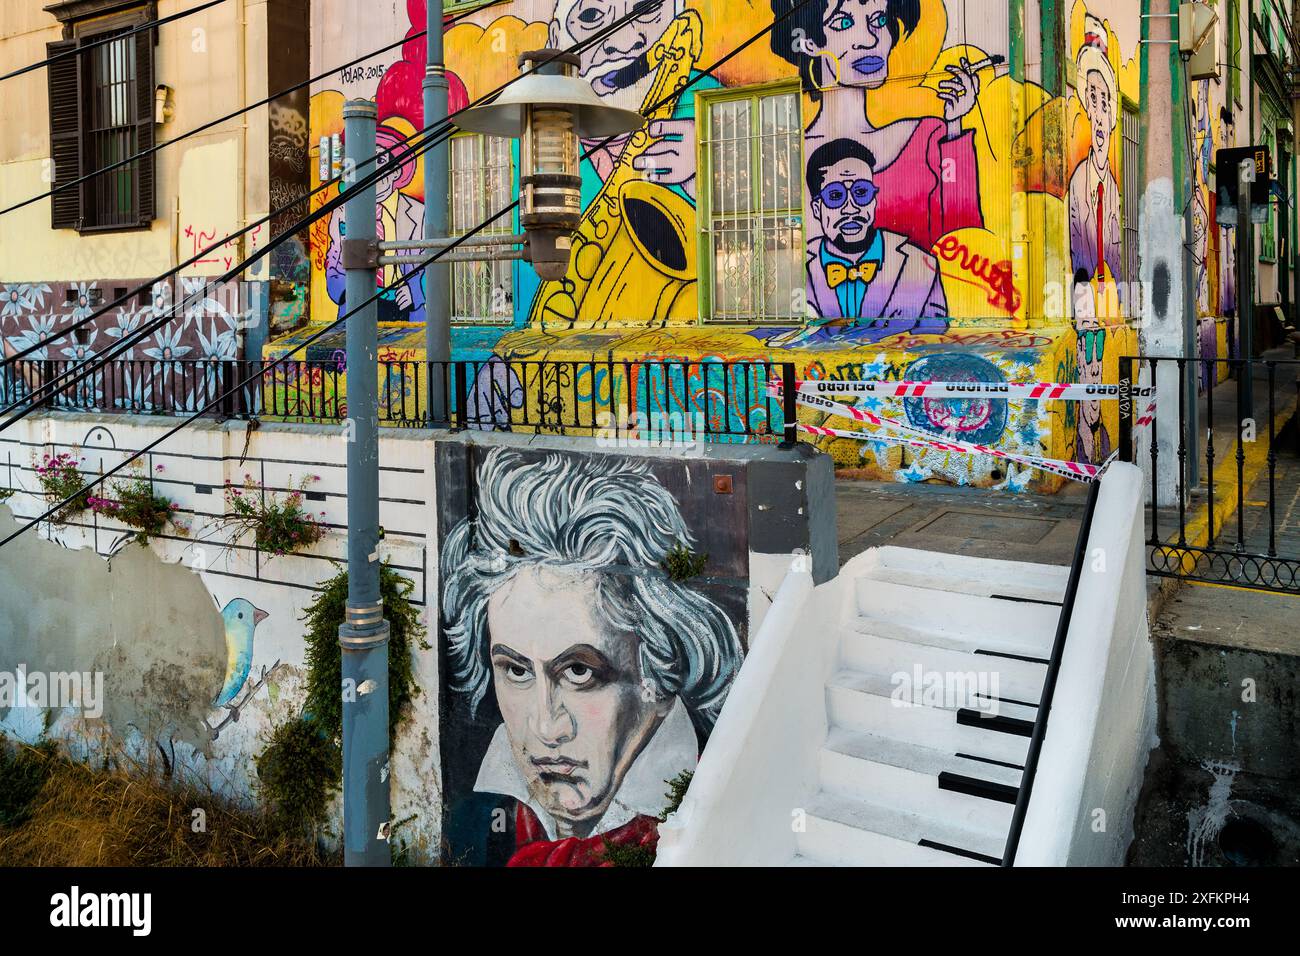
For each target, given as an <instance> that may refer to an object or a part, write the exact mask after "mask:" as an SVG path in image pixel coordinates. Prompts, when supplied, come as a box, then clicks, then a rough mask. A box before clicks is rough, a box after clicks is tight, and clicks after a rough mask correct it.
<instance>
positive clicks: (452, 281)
mask: <svg viewBox="0 0 1300 956" xmlns="http://www.w3.org/2000/svg"><path fill="white" fill-rule="evenodd" d="M469 138H474V139H476V140H478V143H479V149H478V151H477V152H478V157H479V160H480V166H479V168H481V169H486V168H488V167H487V164H486V159H487V155H486V151H485V150H486V146H487V141H488V138H489V137H488V136H486V135H485V134H483V133H472V132H468V131H465V130H459V131H457V132H456V133H454V134H453V135H452V137H451V139H450V140H449V141H448V143H447V182H448V185H449V186H450V188H449V190H448V197H447V200H448V203H449V206H448V209H447V232H448V234H449V235H450V236H451V237H453V238H454V237H456V236H459V235H463V234H464V233H463V232H461V231H458V230H457V229H456V228H455V227H454V226H453V225H452V211H453V210H452V207H451V205H450V203H452V202H453V201H454V200H453V196H454V194H455V191H456V189H455V174H456V169H455V167H454V165H453V158H454V156H455V145H454V144H455V142H456V141H457V140H461V141H464V140H466V139H469ZM493 138H495V139H501V140H503V141H504V142H505V143H506V152H507V154H508V156H509V163H510V168H509V170H508V172H507V183H506V186H507V189H506V194H507V195H508V196H509V197H510V198H511V199H516V198H518V197H517V192H518V185H519V177H518V169H519V154H518V142H517V141H515V140H511V139H507V138H506V137H493ZM494 211H495V210H488V211H487V212H486V213H485V214H484V215H485V216H486V215H491V214H492V212H494ZM517 216H518V210H516V211H515V212H514V213H513V214H512V215H511V216H510V217H509V218H507V219H505V220H500V219H499V220H497V221H496V222H495V223H492V224H490V225H488V226H486V227H484V229H483V230H482V231H481V233H480V235H486V236H491V235H509V234H511V233H515V232H518V228H517V225H516V217H517ZM479 218H480V219H481V218H483V216H479ZM476 221H477V220H476ZM504 262H505V265H506V266H507V267H508V268H509V272H510V301H511V306H510V312H509V314H508V315H500V316H495V315H487V316H466V315H458V314H457V313H456V273H457V270H463V269H465V268H467V267H470V266H473V265H474V263H464V262H452V263H450V264H449V268H448V270H447V279H448V283H449V288H448V290H447V293H448V298H449V299H450V302H449V313H450V315H451V324H452V325H454V326H464V327H471V328H473V327H480V326H509V325H513V324H514V322H515V318H516V316H517V315H518V305H519V270H518V268H517V265H518V260H515V259H507V260H504ZM495 264H496V260H493V261H490V262H489V263H488V265H489V266H492V265H495Z"/></svg>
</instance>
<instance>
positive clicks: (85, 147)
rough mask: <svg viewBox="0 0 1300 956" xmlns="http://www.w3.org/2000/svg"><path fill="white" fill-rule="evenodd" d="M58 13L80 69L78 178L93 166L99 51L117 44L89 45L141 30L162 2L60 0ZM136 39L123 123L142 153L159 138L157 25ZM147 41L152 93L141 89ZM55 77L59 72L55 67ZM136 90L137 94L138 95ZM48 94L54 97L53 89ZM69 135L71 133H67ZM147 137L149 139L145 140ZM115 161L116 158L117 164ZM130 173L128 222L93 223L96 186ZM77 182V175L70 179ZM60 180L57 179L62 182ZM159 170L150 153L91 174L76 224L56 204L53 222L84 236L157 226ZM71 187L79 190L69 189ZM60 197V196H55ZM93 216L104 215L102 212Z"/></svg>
mask: <svg viewBox="0 0 1300 956" xmlns="http://www.w3.org/2000/svg"><path fill="white" fill-rule="evenodd" d="M46 9H47V10H48V11H49V12H50V13H51V14H52V15H54V16H55V17H56V18H58V19H60V20H61V22H62V24H63V40H62V44H60V45H69V44H70V46H69V49H71V50H75V51H76V52H75V53H74V54H73V55H72V56H70V57H68V58H67V59H66V60H65V63H66V62H68V61H71V63H72V64H74V66H73V67H72V68H73V70H74V72H75V89H76V97H77V103H76V113H77V131H76V137H75V141H76V148H77V166H78V168H77V171H76V176H75V177H72V178H73V179H78V178H80V177H82V176H86V175H87V174H88V173H89V172H90V171H91V163H90V155H91V130H90V129H89V128H88V124H89V122H90V116H91V113H92V107H93V96H94V86H93V84H94V82H95V78H94V76H93V75H92V72H93V71H92V69H91V66H92V64H94V63H95V62H96V54H97V53H98V52H100V51H104V50H108V49H110V48H111V47H112V44H111V43H103V44H100V45H99V46H96V47H94V48H93V49H91V50H90V51H88V52H83V49H84V48H85V47H86V46H88V45H90V44H94V43H97V42H98V41H100V40H104V39H106V38H108V37H109V36H110V35H112V34H115V33H123V32H125V33H128V34H130V31H134V30H137V29H138V28H139V27H143V26H146V25H148V24H150V23H152V22H153V21H155V20H157V19H158V11H157V6H156V3H155V2H153V0H136V2H130V0H116V2H114V0H105V2H103V3H98V4H97V3H94V2H86V0H82V2H80V3H78V2H75V0H74V2H68V3H64V4H58V5H55V6H54V7H47V8H46ZM127 40H128V42H129V43H130V44H131V47H130V52H131V66H132V70H131V73H130V75H129V77H128V86H127V91H126V94H125V95H126V105H127V107H128V109H129V111H130V115H129V117H128V120H129V121H128V122H127V123H124V124H119V126H118V127H115V128H122V129H129V130H130V131H131V132H132V136H131V138H130V143H131V144H132V145H131V154H132V155H134V154H138V153H140V152H142V151H144V150H147V149H150V148H151V147H152V146H153V145H154V143H155V141H156V137H155V135H154V132H153V126H154V115H153V108H152V103H153V99H154V89H155V88H156V84H157V52H156V50H155V49H154V48H155V47H156V46H157V43H158V30H157V28H156V27H155V28H153V29H149V30H142V31H140V32H138V33H134V34H130V35H129V36H128V37H127ZM145 45H147V47H148V50H149V53H148V63H147V64H144V67H145V68H147V71H148V75H147V76H146V77H144V79H143V85H144V86H146V87H147V96H145V94H144V93H143V92H142V91H141V85H142V78H141V69H142V64H141V62H140V53H141V47H142V46H145ZM50 75H51V80H52V79H53V77H54V74H53V72H51V74H50ZM132 94H134V95H132ZM47 95H49V96H51V97H52V95H53V94H52V92H50V93H48V94H47ZM142 99H144V100H147V102H148V104H149V108H148V111H147V113H145V114H144V115H141V112H140V109H139V108H140V105H141V102H142ZM47 108H48V111H49V113H50V114H53V112H54V111H55V104H54V103H53V102H52V101H51V102H49V103H47ZM52 120H53V116H52V115H51V116H50V117H49V118H47V122H48V123H49V134H50V145H51V159H52V161H53V155H54V141H55V139H56V135H57V134H56V130H55V128H54V124H53V121H52ZM146 124H148V128H149V130H150V133H149V135H148V136H145V137H142V136H141V135H140V129H141V127H142V126H145V125H146ZM62 138H64V139H67V138H68V137H67V135H66V133H65V134H64V136H63V137H62ZM142 140H147V141H146V142H142ZM112 162H114V160H110V161H109V163H110V164H111V163H112ZM123 174H129V175H130V178H131V204H130V207H129V209H128V210H127V212H126V213H125V215H124V216H123V217H122V221H116V222H98V221H95V222H91V221H89V220H90V219H91V218H92V216H91V215H90V213H91V212H93V211H94V207H95V205H96V202H95V196H96V193H95V190H96V188H97V187H99V186H100V185H101V183H102V182H103V181H104V180H105V179H112V178H113V177H114V176H115V175H116V176H121V175H123ZM68 181H72V180H68ZM57 182H58V181H57V180H55V184H56V185H57ZM157 188H158V183H157V169H156V165H155V155H154V154H150V155H148V156H145V157H142V158H140V159H137V160H135V162H133V163H131V164H129V165H126V166H123V167H120V168H119V169H118V170H116V171H114V172H113V173H108V174H105V176H103V177H96V178H95V179H88V180H86V181H85V182H84V183H82V184H81V185H80V186H78V187H77V188H76V190H75V192H74V195H75V202H76V216H75V222H74V223H72V224H70V225H69V224H56V222H55V220H56V219H57V217H58V211H57V210H56V209H55V208H54V207H53V204H52V208H51V217H52V222H51V227H52V228H56V229H65V228H73V229H75V230H76V231H77V233H78V234H79V235H101V234H107V233H117V232H138V231H142V230H149V229H152V228H153V224H154V222H155V220H157V219H158V202H157ZM69 192H73V191H71V190H69ZM54 198H55V199H57V198H58V197H57V196H56V197H54ZM93 218H98V217H97V216H95V217H93Z"/></svg>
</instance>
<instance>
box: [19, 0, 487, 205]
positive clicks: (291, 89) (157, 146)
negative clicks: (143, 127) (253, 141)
mask: <svg viewBox="0 0 1300 956" xmlns="http://www.w3.org/2000/svg"><path fill="white" fill-rule="evenodd" d="M217 2H222V0H217ZM471 12H473V11H471ZM467 16H469V13H460V14H457V15H456V16H454V17H449V18H448V19H447V20H446V22H445V23H444V24H443V26H444V29H445V28H446V27H447V26H449V25H452V24H454V23H456V21H458V20H461V19H463V18H465V17H467ZM427 35H428V31H427V30H420V31H418V32H416V33H412V34H410V35H409V36H405V37H402V39H400V40H397V41H396V42H394V43H389V44H388V45H387V46H381V47H380V48H379V49H377V50H371V51H370V52H369V53H364V54H362V55H361V56H359V57H357V58H356V59H353V60H349V61H348V62H346V63H340V64H339V65H338V66H336V67H332V68H331V69H328V70H325V71H324V72H322V73H317V74H316V75H315V76H312V77H308V78H307V79H305V80H303V81H301V82H299V83H295V84H294V85H293V86H287V87H285V88H284V89H282V90H280V91H278V92H276V93H272V94H271V95H270V96H266V97H263V98H262V99H260V100H258V101H257V102H255V103H249V104H248V105H247V106H242V107H240V108H239V109H237V110H234V111H233V112H230V113H227V114H226V115H225V116H219V117H217V118H216V119H214V120H209V121H208V122H206V123H203V124H202V125H200V126H196V127H194V128H193V129H191V130H187V131H186V132H184V133H181V134H180V135H179V136H173V137H172V138H171V139H167V140H163V141H162V142H161V143H154V145H152V146H150V147H148V148H147V149H142V150H140V151H139V152H137V153H135V154H134V155H131V156H127V157H126V158H125V159H119V160H115V161H114V162H112V163H109V164H108V165H107V166H103V167H101V168H99V169H96V170H94V171H93V172H89V173H86V174H85V175H84V176H79V177H78V178H76V179H70V180H68V181H67V182H66V183H59V184H58V185H56V186H54V187H53V188H52V189H50V190H48V191H47V192H43V193H38V194H37V195H35V196H31V197H29V198H27V199H24V200H22V201H21V202H16V203H14V204H13V205H12V206H6V207H5V208H4V209H0V216H3V215H5V214H7V213H11V212H13V211H15V210H17V209H22V208H24V207H25V206H30V205H31V204H32V203H34V202H40V201H41V200H42V199H46V198H48V197H50V196H53V195H56V194H57V193H61V192H63V191H64V190H67V189H72V188H73V187H74V186H80V185H81V184H82V183H84V182H87V181H88V180H91V179H95V178H96V177H98V176H102V175H104V173H109V172H112V171H113V170H115V169H120V168H121V167H123V166H128V165H130V164H131V163H134V162H136V161H137V160H141V159H144V158H145V157H147V156H152V155H153V154H154V153H157V152H158V151H159V150H161V149H163V148H164V147H167V146H171V145H172V144H173V143H179V142H181V141H183V140H186V139H189V138H190V137H191V136H197V135H198V134H199V133H202V132H205V131H207V130H210V129H212V128H213V127H214V126H220V125H221V124H222V123H228V122H230V120H232V119H235V118H236V117H237V116H241V115H243V114H244V113H247V112H250V111H251V110H255V109H260V108H261V107H263V106H267V105H268V104H270V103H273V102H274V101H275V100H278V99H279V98H280V97H282V96H288V95H289V94H290V93H295V92H297V91H298V90H300V89H302V88H303V87H305V86H310V85H311V84H313V83H317V82H319V81H321V80H323V79H325V78H327V77H330V76H333V75H334V74H335V73H338V72H340V71H342V70H346V69H348V68H349V67H353V66H356V65H357V64H358V63H364V62H365V61H366V60H370V59H373V58H374V57H377V56H379V55H380V54H382V53H387V52H388V51H389V50H393V49H396V48H397V47H400V46H405V45H406V44H407V43H408V42H409V41H411V40H418V39H419V38H420V37H423V36H427ZM114 39H116V37H115V38H114Z"/></svg>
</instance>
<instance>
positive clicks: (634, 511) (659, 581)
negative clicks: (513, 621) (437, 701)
mask: <svg viewBox="0 0 1300 956" xmlns="http://www.w3.org/2000/svg"><path fill="white" fill-rule="evenodd" d="M477 492H478V495H479V499H478V514H477V518H467V519H465V520H463V521H461V522H460V523H459V524H458V525H457V526H456V527H455V529H453V531H452V532H451V534H450V535H448V537H447V540H446V543H445V544H444V547H443V551H442V560H441V562H440V567H441V576H442V615H443V631H444V633H445V634H446V637H447V647H448V656H449V658H450V662H451V674H452V676H451V680H450V685H451V688H452V689H453V690H454V691H457V692H459V693H463V694H467V695H469V698H470V703H471V709H472V710H473V711H477V709H478V706H479V704H480V703H481V702H482V700H483V697H484V695H485V694H486V693H487V689H488V685H489V683H490V681H491V675H492V668H491V663H490V655H489V652H488V646H489V643H490V641H489V635H488V622H487V605H488V601H489V600H490V599H491V597H492V595H493V594H494V593H496V591H497V589H498V588H500V587H501V586H502V585H504V584H505V583H506V582H508V581H510V580H511V579H512V578H513V577H514V576H515V575H516V574H518V573H519V571H520V570H522V569H524V568H528V567H537V566H540V567H546V568H552V569H556V570H561V571H566V572H574V573H595V575H596V582H597V584H596V605H595V607H594V608H593V609H592V610H593V613H594V615H595V619H596V621H597V622H598V623H599V624H601V625H602V626H604V627H606V628H609V629H610V630H611V631H613V632H618V633H623V634H626V635H628V636H629V637H635V638H636V639H638V640H639V642H640V647H639V652H638V655H639V660H640V666H641V676H642V678H643V679H648V680H649V681H650V683H651V685H652V686H653V687H654V689H655V691H656V693H657V694H659V696H660V699H663V698H665V697H672V696H676V697H680V698H681V699H682V701H683V703H685V704H686V707H687V709H688V710H689V711H690V713H691V717H692V719H693V720H694V722H695V724H696V727H697V728H698V729H700V730H701V731H703V732H704V733H707V732H708V731H709V730H710V729H712V727H713V723H714V721H716V720H717V716H718V711H719V710H720V709H721V707H722V702H723V700H724V699H725V697H726V694H727V689H728V687H729V686H730V683H731V680H732V678H733V677H734V676H735V674H736V672H737V671H738V670H739V668H740V663H741V657H742V652H741V647H740V640H739V638H738V637H737V636H736V630H735V628H734V627H733V626H732V624H731V621H730V619H729V618H728V617H727V615H726V614H724V613H723V612H722V609H721V608H719V607H718V606H717V605H716V604H714V603H713V602H712V601H711V600H709V599H708V598H707V597H705V596H704V595H703V594H701V593H699V592H698V591H696V590H694V589H693V588H691V587H689V586H687V585H685V584H682V583H679V582H676V581H672V580H669V578H668V577H667V575H665V574H664V572H663V571H662V570H660V568H659V564H660V562H661V561H662V560H663V558H664V556H665V555H666V554H667V553H668V552H669V551H670V550H671V549H672V548H674V547H676V546H677V545H679V544H683V545H689V544H690V543H691V542H692V538H691V534H690V531H689V530H688V529H687V527H686V523H685V521H683V520H682V515H681V512H680V511H679V509H678V507H677V503H676V501H674V499H673V497H672V495H671V494H669V493H668V490H667V489H666V488H664V486H663V485H661V484H660V483H659V482H658V480H657V479H656V478H655V477H654V476H653V475H652V474H651V473H650V471H649V467H648V465H647V463H645V462H638V461H634V460H629V459H623V458H618V457H615V456H606V455H558V454H552V455H548V456H547V457H546V458H545V459H543V460H542V461H541V462H538V463H534V464H530V463H528V462H526V461H525V460H524V458H523V456H522V455H520V454H519V453H518V452H516V451H512V450H510V449H507V448H496V449H493V450H492V451H491V452H489V453H488V455H487V459H486V461H485V462H484V463H483V465H482V467H481V468H480V469H479V472H478V480H477Z"/></svg>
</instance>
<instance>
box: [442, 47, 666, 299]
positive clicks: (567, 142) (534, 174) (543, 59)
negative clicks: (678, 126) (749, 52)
mask: <svg viewBox="0 0 1300 956" xmlns="http://www.w3.org/2000/svg"><path fill="white" fill-rule="evenodd" d="M519 65H520V67H522V68H526V69H530V70H532V72H531V73H529V74H528V75H527V76H524V77H522V78H521V79H519V80H516V81H515V82H514V83H512V84H511V85H510V86H509V87H507V88H506V89H505V91H504V92H502V94H501V95H500V96H498V97H497V98H496V99H495V100H493V101H492V102H491V103H488V104H486V105H484V106H476V107H474V108H473V109H471V110H466V111H465V112H464V113H462V114H461V115H460V116H459V118H458V119H457V125H458V126H459V127H460V128H461V129H463V130H469V131H471V132H476V133H486V134H488V135H490V136H509V137H512V138H514V139H521V140H523V142H522V143H521V144H520V148H519V163H520V167H521V169H520V174H521V175H520V178H519V224H520V225H521V226H522V227H523V229H524V232H525V234H526V239H525V251H524V258H525V259H527V260H528V261H529V262H531V263H532V264H533V268H534V269H536V270H537V275H538V276H539V277H540V278H542V279H563V278H564V274H565V273H566V272H568V269H569V253H570V251H571V250H572V245H573V240H572V233H573V231H574V230H575V229H577V228H578V223H579V222H581V220H582V198H581V194H582V178H581V175H580V172H579V169H578V163H579V161H580V160H579V155H578V148H579V142H580V141H581V140H583V139H598V138H602V137H606V136H618V135H620V134H622V133H630V132H632V131H633V130H635V129H640V128H641V126H642V125H644V123H645V117H643V116H642V115H641V114H640V113H637V112H636V111H635V110H625V109H619V108H618V107H615V106H607V105H605V104H604V103H602V102H601V100H600V97H598V96H597V95H596V92H595V90H593V89H592V88H591V84H590V83H587V82H586V81H585V80H583V79H582V78H581V77H579V76H578V68H579V67H580V66H581V61H580V60H579V59H578V55H577V54H576V53H568V52H565V51H562V50H549V49H548V50H532V51H529V52H528V53H523V54H520V56H519Z"/></svg>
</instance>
